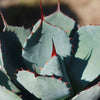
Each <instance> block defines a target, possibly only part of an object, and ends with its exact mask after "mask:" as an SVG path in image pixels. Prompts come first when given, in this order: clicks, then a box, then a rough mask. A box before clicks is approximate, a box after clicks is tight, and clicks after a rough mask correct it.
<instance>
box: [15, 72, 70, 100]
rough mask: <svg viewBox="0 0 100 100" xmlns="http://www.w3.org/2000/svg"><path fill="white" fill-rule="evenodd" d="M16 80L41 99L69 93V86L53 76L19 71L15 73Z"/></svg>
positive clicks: (45, 99) (55, 97) (51, 98)
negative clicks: (36, 75)
mask: <svg viewBox="0 0 100 100" xmlns="http://www.w3.org/2000/svg"><path fill="white" fill-rule="evenodd" d="M17 80H18V81H19V82H20V83H21V84H22V85H23V86H24V87H25V88H26V89H27V90H28V91H29V92H30V93H32V94H34V95H35V96H36V97H38V98H41V99H42V100H47V99H49V100H55V99H58V98H61V97H64V96H66V97H67V96H68V95H69V88H68V87H66V84H65V82H62V81H60V80H58V79H55V78H49V77H43V76H38V77H35V76H34V74H33V73H30V72H27V71H21V72H19V73H18V74H17Z"/></svg>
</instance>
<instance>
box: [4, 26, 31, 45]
mask: <svg viewBox="0 0 100 100" xmlns="http://www.w3.org/2000/svg"><path fill="white" fill-rule="evenodd" d="M6 30H7V31H11V32H14V33H15V34H16V35H17V37H18V39H19V41H20V42H21V44H22V46H24V43H25V41H26V39H27V38H28V36H29V35H30V33H31V32H30V30H29V29H25V28H24V27H17V26H10V25H8V26H7V28H6Z"/></svg>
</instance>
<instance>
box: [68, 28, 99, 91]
mask: <svg viewBox="0 0 100 100" xmlns="http://www.w3.org/2000/svg"><path fill="white" fill-rule="evenodd" d="M78 33H79V44H78V46H79V47H78V49H77V52H76V54H75V57H74V59H73V61H72V62H71V67H70V71H69V75H70V79H71V81H72V85H75V87H74V88H75V90H76V91H78V89H79V90H80V89H83V88H84V87H85V86H86V85H87V84H88V83H89V82H91V81H93V80H94V79H95V78H96V77H97V76H98V75H100V67H99V66H100V61H99V59H100V53H99V52H100V46H99V45H100V34H99V33H100V26H84V27H81V28H80V29H79V30H78Z"/></svg>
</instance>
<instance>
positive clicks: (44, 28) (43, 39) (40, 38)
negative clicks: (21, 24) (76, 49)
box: [22, 21, 71, 67]
mask: <svg viewBox="0 0 100 100" xmlns="http://www.w3.org/2000/svg"><path fill="white" fill-rule="evenodd" d="M52 39H53V40H54V44H55V47H56V51H57V54H59V55H60V56H61V57H62V58H63V57H65V58H67V57H68V56H70V52H71V44H70V42H69V38H68V36H67V34H66V33H65V32H64V31H63V30H61V29H59V28H56V27H54V26H52V25H49V24H48V23H46V22H45V21H43V22H42V23H41V22H40V26H39V28H38V29H37V30H36V32H35V33H33V35H32V36H30V38H29V39H28V41H27V42H26V46H25V47H24V50H23V53H22V55H23V57H24V59H26V60H28V61H29V62H31V63H33V64H34V65H35V66H36V67H43V66H44V65H45V63H46V62H47V61H49V59H50V57H51V53H52ZM62 44H63V45H62Z"/></svg>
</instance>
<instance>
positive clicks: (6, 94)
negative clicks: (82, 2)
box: [0, 86, 22, 100]
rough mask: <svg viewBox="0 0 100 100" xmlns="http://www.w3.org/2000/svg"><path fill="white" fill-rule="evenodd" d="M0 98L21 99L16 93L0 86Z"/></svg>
mask: <svg viewBox="0 0 100 100" xmlns="http://www.w3.org/2000/svg"><path fill="white" fill-rule="evenodd" d="M0 100H22V99H21V98H19V97H18V96H17V95H16V94H14V93H12V92H10V91H9V90H7V89H6V88H4V87H2V86H0Z"/></svg>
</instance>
